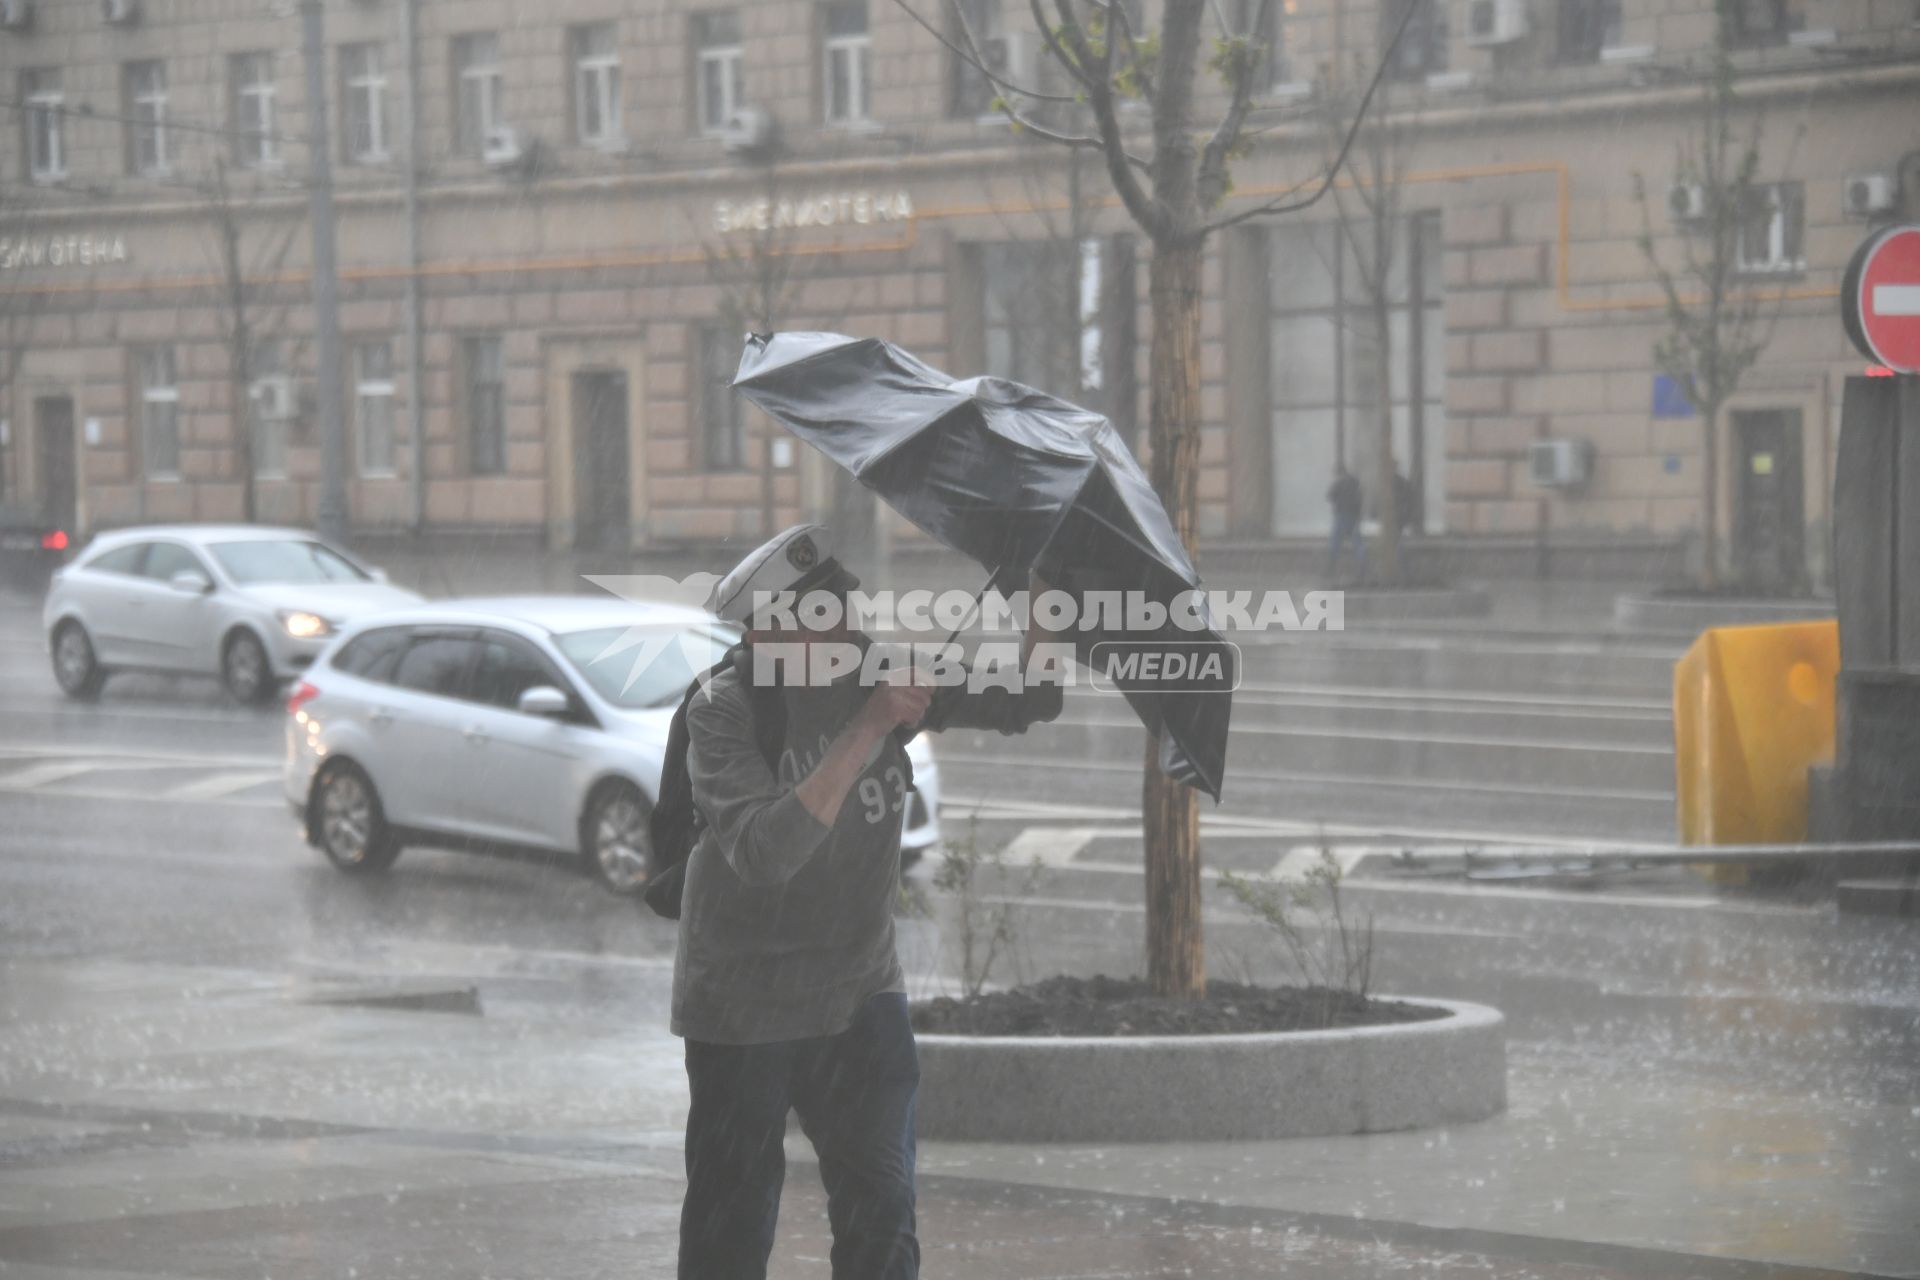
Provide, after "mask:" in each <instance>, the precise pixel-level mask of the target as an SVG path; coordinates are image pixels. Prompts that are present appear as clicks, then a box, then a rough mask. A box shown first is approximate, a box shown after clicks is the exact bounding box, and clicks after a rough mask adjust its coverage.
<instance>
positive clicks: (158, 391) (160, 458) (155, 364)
mask: <svg viewBox="0 0 1920 1280" xmlns="http://www.w3.org/2000/svg"><path fill="white" fill-rule="evenodd" d="M134 369H135V371H136V374H137V376H138V377H139V379H140V452H141V457H142V459H143V461H144V462H145V465H146V474H147V479H149V480H177V479H179V478H180V388H179V385H178V384H177V383H176V382H175V380H174V375H173V348H172V347H142V348H139V349H138V350H136V351H135V352H134Z"/></svg>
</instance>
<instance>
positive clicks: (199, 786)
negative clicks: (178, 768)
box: [167, 769, 280, 800]
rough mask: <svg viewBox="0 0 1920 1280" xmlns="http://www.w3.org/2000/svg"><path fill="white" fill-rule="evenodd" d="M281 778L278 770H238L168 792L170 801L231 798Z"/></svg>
mask: <svg viewBox="0 0 1920 1280" xmlns="http://www.w3.org/2000/svg"><path fill="white" fill-rule="evenodd" d="M279 776H280V771H279V770H278V769H236V770H234V771H233V772H231V773H215V774H210V775H208V776H207V777H204V778H200V779H197V780H195V781H193V782H189V783H186V784H184V785H182V786H178V787H174V788H173V789H172V790H170V791H168V792H167V798H168V799H169V800H213V799H216V798H218V797H220V796H230V795H233V794H234V793H235V792H239V791H245V790H247V789H248V788H249V787H257V786H259V785H261V784H262V783H266V782H272V781H273V780H274V779H276V778H278V777H279Z"/></svg>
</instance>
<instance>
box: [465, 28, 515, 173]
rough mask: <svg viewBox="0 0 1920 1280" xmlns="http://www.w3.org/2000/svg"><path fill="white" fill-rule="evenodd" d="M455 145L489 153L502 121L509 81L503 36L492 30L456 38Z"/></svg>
mask: <svg viewBox="0 0 1920 1280" xmlns="http://www.w3.org/2000/svg"><path fill="white" fill-rule="evenodd" d="M453 78H454V85H453V94H454V121H453V145H454V146H455V148H457V149H458V150H460V151H464V152H466V153H467V154H469V155H474V156H480V155H484V154H485V153H486V149H487V139H488V138H489V137H490V136H491V135H492V134H493V132H494V130H496V129H498V128H499V127H500V126H501V124H502V123H503V121H502V120H501V97H502V94H503V93H504V92H505V89H506V80H505V78H504V77H503V76H502V75H501V73H500V37H499V36H497V35H495V34H493V33H492V32H491V31H483V32H475V33H473V34H471V35H464V36H455V37H454V38H453Z"/></svg>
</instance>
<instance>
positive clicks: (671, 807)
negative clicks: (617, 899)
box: [642, 645, 787, 920]
mask: <svg viewBox="0 0 1920 1280" xmlns="http://www.w3.org/2000/svg"><path fill="white" fill-rule="evenodd" d="M743 648H744V646H741V645H735V646H734V647H733V648H731V649H729V650H727V653H726V656H725V657H723V658H721V659H720V661H718V662H716V663H714V665H713V666H712V667H710V668H708V669H707V672H706V674H705V675H702V676H701V677H699V678H698V679H697V680H695V681H694V682H693V683H692V684H690V685H688V686H687V692H686V694H685V696H683V697H682V698H681V699H680V709H679V710H677V711H675V712H674V713H673V724H672V725H671V726H670V727H669V728H668V730H667V753H666V756H665V757H664V758H663V759H662V760H661V762H660V792H659V794H658V795H656V796H655V797H654V800H653V815H652V817H651V818H649V819H648V822H647V839H648V843H649V845H651V850H650V853H651V857H652V861H653V875H652V877H651V878H650V879H649V880H648V881H647V888H646V892H645V893H644V894H643V895H642V896H643V897H644V898H645V899H646V903H647V905H648V906H649V907H651V908H653V913H654V914H655V915H658V916H664V917H666V918H667V919H668V920H678V919H679V918H680V893H681V889H682V887H683V886H684V885H685V884H686V878H687V858H688V856H689V855H690V854H692V853H693V846H694V845H695V844H696V843H698V842H699V840H700V830H701V828H702V826H704V825H705V824H704V822H703V820H702V819H701V817H700V808H699V806H698V805H696V804H694V802H693V779H692V778H691V777H690V776H689V775H688V773H687V708H688V707H689V706H691V705H692V703H693V700H694V699H695V698H696V697H699V696H700V694H701V691H702V690H704V689H705V688H706V686H707V681H709V680H711V679H713V678H714V677H715V676H717V675H719V674H720V673H721V672H722V671H725V670H726V669H727V668H728V667H731V666H732V665H733V664H734V661H735V656H736V655H737V654H739V653H741V652H742V651H743ZM747 700H748V704H749V705H750V706H751V707H752V708H753V740H754V745H756V746H758V747H759V748H760V755H761V756H762V757H763V758H764V759H765V760H766V762H767V768H769V769H771V770H773V771H774V772H775V773H776V774H777V773H779V772H780V753H781V751H782V750H784V749H785V747H786V741H787V701H786V699H785V698H783V697H781V696H780V690H779V689H777V688H771V687H769V688H761V687H759V686H757V685H755V684H754V683H753V682H752V681H748V682H747Z"/></svg>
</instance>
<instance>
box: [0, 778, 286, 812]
mask: <svg viewBox="0 0 1920 1280" xmlns="http://www.w3.org/2000/svg"><path fill="white" fill-rule="evenodd" d="M0 792H27V793H30V794H32V796H33V797H34V799H36V800H125V801H136V802H138V803H141V804H150V803H152V802H154V801H156V800H158V801H164V802H177V797H174V796H170V795H168V794H167V793H166V792H164V791H153V792H147V791H133V790H118V789H115V788H113V787H59V788H56V789H53V790H45V789H40V788H23V787H10V786H7V785H6V784H5V783H4V782H0ZM190 803H193V804H217V805H227V806H231V807H232V808H235V809H278V810H280V811H281V812H283V813H284V812H285V811H286V808H287V802H286V801H285V800H282V799H279V798H278V797H276V798H274V799H271V800H269V799H264V798H258V799H256V798H249V797H243V796H209V797H202V798H199V799H195V800H192V801H190Z"/></svg>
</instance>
